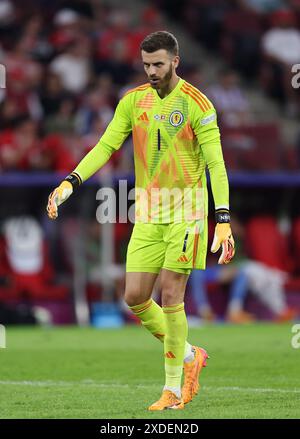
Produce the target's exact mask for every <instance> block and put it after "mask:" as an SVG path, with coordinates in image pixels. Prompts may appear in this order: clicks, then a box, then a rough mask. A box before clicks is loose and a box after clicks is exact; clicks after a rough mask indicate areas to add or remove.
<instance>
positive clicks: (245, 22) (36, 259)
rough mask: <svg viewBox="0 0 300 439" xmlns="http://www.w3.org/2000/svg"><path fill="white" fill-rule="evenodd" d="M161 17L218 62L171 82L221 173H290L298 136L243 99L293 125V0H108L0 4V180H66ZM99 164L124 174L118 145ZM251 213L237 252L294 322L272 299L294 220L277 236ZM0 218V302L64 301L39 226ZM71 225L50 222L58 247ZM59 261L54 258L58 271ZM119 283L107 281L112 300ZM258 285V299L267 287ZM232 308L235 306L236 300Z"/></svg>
mask: <svg viewBox="0 0 300 439" xmlns="http://www.w3.org/2000/svg"><path fill="white" fill-rule="evenodd" d="M164 14H165V15H164ZM166 20H175V21H176V20H177V21H178V22H180V24H181V25H183V26H184V28H185V33H186V35H187V36H188V37H190V38H193V40H194V41H196V42H198V44H201V45H202V46H204V47H205V49H206V50H207V51H208V52H209V53H210V55H213V56H215V57H216V58H217V59H218V60H219V61H220V65H221V67H220V68H219V70H218V74H217V78H216V79H215V80H213V81H211V78H210V77H208V76H206V74H205V73H204V71H202V69H201V60H197V61H198V62H197V64H191V63H186V64H182V66H181V68H180V75H181V76H183V77H184V78H185V79H186V80H188V81H190V82H191V83H193V84H194V85H195V86H197V87H199V88H200V89H201V91H203V92H204V93H206V94H207V95H208V96H209V97H210V98H211V100H212V101H213V103H214V104H215V106H216V108H217V111H218V116H219V122H220V127H221V130H222V131H221V132H222V139H223V149H224V156H225V160H226V165H227V168H228V170H229V171H250V172H251V171H262V172H264V171H282V170H285V171H288V172H290V171H296V172H297V171H299V168H300V154H299V151H300V131H299V135H298V138H297V136H296V137H295V138H294V139H293V141H292V142H291V143H292V144H286V143H285V142H284V140H283V138H282V136H281V128H282V127H281V121H280V119H278V118H277V119H274V121H268V122H267V123H262V122H261V121H260V120H257V115H256V113H255V112H254V111H253V109H252V107H251V101H250V100H249V99H248V96H247V84H248V85H249V86H251V87H254V88H255V89H256V90H260V93H261V94H262V95H265V96H269V97H270V98H271V99H273V100H274V101H275V102H277V106H278V108H279V114H280V115H281V117H282V119H283V118H286V119H290V120H292V121H295V122H297V120H299V117H300V92H299V89H294V88H292V86H291V79H292V72H291V66H292V65H293V64H296V63H300V1H299V0H287V1H283V0H187V1H185V2H183V1H178V0H154V1H152V2H151V5H150V6H149V5H147V6H145V7H144V8H142V10H141V13H139V15H138V16H134V17H133V16H132V15H131V12H130V9H129V8H128V9H126V7H124V8H122V9H120V8H116V7H114V6H112V5H111V4H110V2H109V0H107V1H105V2H104V1H100V0H72V1H71V0H70V1H68V0H66V1H64V0H52V1H51V2H48V1H47V0H28V1H26V7H25V4H24V2H23V1H22V0H0V62H1V64H3V65H4V66H5V68H6V78H7V79H6V88H5V89H0V176H3V177H5V175H6V174H7V175H8V173H10V172H20V171H21V172H26V173H28V175H32V174H33V173H37V172H48V173H63V174H67V173H69V172H70V170H72V169H73V168H74V167H75V165H76V164H77V163H78V161H79V160H80V159H81V158H82V157H83V156H84V155H85V154H86V153H87V152H88V151H89V149H90V148H92V147H93V146H94V145H95V143H96V142H97V141H98V139H99V138H100V136H101V134H102V133H103V132H104V130H105V127H106V126H107V124H108V123H109V121H110V120H111V118H112V115H113V111H114V108H115V106H116V103H117V102H118V100H119V98H120V97H121V96H122V95H123V93H124V92H125V91H126V90H127V89H128V88H132V87H134V86H136V85H139V84H141V83H144V82H145V75H144V72H143V69H142V65H141V61H140V53H139V45H140V42H141V41H142V40H143V38H144V37H145V36H146V35H147V34H149V33H150V32H153V31H156V30H161V29H166V28H168V24H167V21H166ZM168 22H170V21H168ZM182 52H184V48H182ZM183 58H184V53H183ZM199 61H200V62H199ZM282 123H284V122H282ZM107 166H109V172H111V171H112V172H113V173H114V174H117V173H132V171H133V161H132V151H131V148H130V141H129V142H127V143H126V144H125V145H124V147H123V148H121V149H120V151H118V152H117V153H116V154H114V155H113V157H112V160H111V162H110V164H109V165H107ZM2 190H4V189H2ZM27 197H28V195H27ZM93 197H94V193H93ZM243 197H244V195H241V196H240V198H242V199H243ZM273 197H274V194H273ZM16 198H17V197H16ZM29 198H30V195H29ZM275 200H276V197H275ZM16 202H17V201H16ZM249 208H250V207H249ZM4 211H5V208H4ZM24 213H26V214H27V215H28V214H32V213H33V212H31V211H29V212H26V211H25V212H24ZM34 213H36V212H34ZM238 213H239V212H237V214H238ZM255 213H256V216H255V217H254V218H253V219H252V221H250V222H249V224H247V230H246V232H245V231H244V232H243V233H241V236H240V240H241V242H242V243H243V245H244V247H245V255H246V256H247V258H248V259H249V260H252V261H256V262H258V263H260V264H265V265H264V266H265V268H266V269H265V273H267V267H269V268H270V269H272V270H277V274H278V283H277V286H276V288H277V289H278V288H281V290H280V291H281V292H280V294H281V299H280V300H281V302H280V303H281V305H278V307H277V311H276V310H274V307H273V309H271V308H272V306H271V308H270V309H271V311H272V312H273V316H274V315H276V318H277V319H279V320H280V319H283V320H284V319H290V318H294V317H295V315H296V312H295V311H294V310H292V309H291V308H290V307H289V305H288V304H287V303H286V300H285V298H284V299H283V295H284V291H286V290H290V291H292V292H295V291H296V292H298V291H299V292H300V282H299V279H298V276H299V275H300V266H298V265H297V264H298V261H297V259H298V258H297V257H296V255H298V254H299V251H300V228H299V224H300V223H299V221H298V220H297V219H295V221H293V224H292V225H291V227H290V228H289V233H288V234H287V233H285V234H282V231H281V230H280V228H279V227H278V224H277V222H276V219H275V218H274V216H272V215H269V213H270V212H268V215H267V216H265V215H263V213H264V212H260V213H261V215H259V209H256V211H255ZM36 216H37V217H39V216H40V213H39V215H36ZM38 219H39V220H40V218H38ZM1 221H2V225H3V227H2V232H3V233H2V239H1V242H0V261H1V266H0V278H1V285H0V301H1V300H2V303H5V302H6V301H7V298H8V297H9V298H12V299H13V300H19V299H20V298H24V297H27V298H28V297H29V298H31V299H32V300H38V299H47V300H48V299H53V300H67V299H68V298H69V297H70V289H71V287H70V282H69V281H64V282H57V279H56V278H57V276H56V271H57V268H58V263H57V260H58V261H61V260H62V257H61V255H59V254H58V253H59V250H58V251H57V249H56V250H55V249H53V244H51V240H50V239H49V237H50V236H51V233H50V234H49V230H48V231H47V233H46V234H45V230H42V229H41V228H40V226H39V224H38V223H35V222H34V219H33V218H31V219H30V218H28V217H27V218H23V219H22V218H19V219H16V218H14V219H9V218H6V217H5V214H3V206H2V213H1ZM89 221H90V222H89V226H88V227H87V230H88V235H87V243H89V244H88V245H87V246H88V250H87V251H86V259H87V266H89V265H91V266H93V267H92V271H93V270H94V271H95V270H97V264H98V263H99V261H98V259H97V258H98V255H99V250H98V246H99V229H100V226H99V225H98V224H97V223H95V221H94V220H91V219H89ZM72 224H73V223H72V219H71V222H70V223H67V224H66V225H63V226H62V227H63V228H64V231H65V236H66V235H68V234H69V242H70V241H71V240H72V237H71V235H72V231H73V232H74V233H76V226H74V229H72V227H73V226H72ZM46 227H49V226H46ZM237 229H238V227H237ZM130 230H131V226H130V225H120V224H119V225H117V226H116V228H115V247H116V249H115V250H116V251H115V253H116V259H117V261H116V262H118V263H124V257H125V256H124V255H125V253H126V242H127V241H128V237H129V233H130ZM249 230H252V232H249ZM26 231H27V232H26ZM50 232H51V230H50ZM251 233H252V234H251ZM245 236H247V237H248V238H249V237H250V238H249V239H248V240H245ZM52 237H53V232H52ZM22 239H23V240H22ZM266 240H267V242H268V245H265V242H266ZM51 245H52V249H51ZM24 255H25V256H24ZM51 256H52V262H51ZM53 256H54V262H53ZM71 265H72V264H71V262H70V261H64V266H65V267H67V268H66V271H67V272H68V269H69V272H70V271H71V270H72V269H73V268H72V267H70V266H71ZM58 271H59V269H58ZM238 271H239V270H238ZM248 271H249V270H248ZM273 274H274V272H273ZM268 275H270V273H268ZM235 276H236V272H235V273H231V274H230V275H228V276H227V277H226V276H225V281H224V278H223V277H222V276H221V278H220V277H219V274H216V275H214V276H213V277H210V278H209V279H208V280H207V282H206V283H207V285H208V289H210V288H211V285H210V284H213V285H215V286H216V285H217V287H218V288H219V289H220V288H221V289H222V288H223V284H224V285H225V291H227V290H226V288H227V287H226V285H228V283H232V282H233V280H234V279H235ZM94 277H95V276H94ZM254 277H255V276H254ZM271 277H272V276H271ZM91 278H93V276H92V275H91ZM266 279H269V278H268V277H266ZM266 279H265V280H264V282H267V280H266ZM123 280H124V279H122V278H121V279H119V278H118V279H117V281H116V292H115V296H116V298H119V297H120V296H121V293H122V288H123ZM198 282H200V280H198ZM204 282H205V280H204ZM247 282H248V283H246V284H245V285H246V287H245V288H244V289H245V290H247V289H251V288H250V283H251V280H249V277H248V280H247ZM220 285H221V287H220ZM261 285H264V287H263V288H262V289H263V290H264V291H265V292H266V291H267V289H268V288H267V287H266V285H267V284H266V283H265V284H264V283H263V282H262V283H261ZM274 288H275V287H274ZM191 289H192V290H193V287H192V286H191ZM252 290H255V287H253V288H252ZM193 291H194V290H193ZM24 292H25V295H24ZM88 294H89V299H90V300H91V301H92V300H96V299H97V298H99V282H98V284H97V283H96V285H93V282H90V283H89V288H88ZM280 294H279V295H280ZM196 296H197V294H196ZM196 296H195V295H194V299H193V300H194V305H197V297H196ZM195 297H196V298H195ZM278 297H279V296H278ZM280 300H279V301H280ZM269 302H270V301H269ZM203 304H204V305H203ZM202 305H203V306H202ZM3 306H6V305H3ZM197 306H198V305H197ZM197 306H196V307H197ZM199 306H200V305H199ZM201 306H202V310H201V312H200V311H199V313H200V314H201V315H202V317H203V315H204V314H205V316H206V317H208V318H211V316H212V315H213V312H211V310H209V312H208V308H209V307H208V304H207V302H205V300H204V301H202V303H201ZM234 306H235V308H236V309H237V308H238V307H237V302H236V301H235V305H234ZM203 309H204V310H205V313H203ZM23 311H24V310H23ZM23 311H22V312H23ZM5 312H6V314H5V315H8V311H7V310H6V311H5ZM21 315H23V314H22V313H21ZM243 317H244V319H243ZM249 318H250V319H251V318H253V316H252V317H250V315H249V314H247V315H246V314H244V315H242V314H241V319H240V321H247V320H248V319H249ZM0 320H1V310H0ZM12 320H13V318H12ZM29 320H30V319H29ZM237 320H238V319H237ZM232 321H234V319H232Z"/></svg>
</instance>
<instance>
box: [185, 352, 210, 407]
mask: <svg viewBox="0 0 300 439" xmlns="http://www.w3.org/2000/svg"><path fill="white" fill-rule="evenodd" d="M193 349H194V350H195V358H194V360H193V361H191V362H190V363H184V366H183V371H184V383H183V387H182V398H183V402H184V404H187V403H188V402H190V401H192V399H193V397H194V396H195V395H197V393H198V391H199V388H200V384H199V375H200V372H201V370H202V367H206V366H207V359H208V358H209V356H208V354H207V352H206V350H205V349H202V348H199V347H197V346H193Z"/></svg>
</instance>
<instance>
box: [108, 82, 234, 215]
mask: <svg viewBox="0 0 300 439" xmlns="http://www.w3.org/2000/svg"><path fill="white" fill-rule="evenodd" d="M131 132H132V136H133V146H134V163H135V189H136V200H135V202H136V206H135V213H136V219H135V221H136V222H156V223H170V222H182V221H192V220H201V219H203V218H204V217H205V216H206V215H207V189H206V174H205V168H206V165H208V168H209V171H210V177H211V182H212V190H213V195H214V201H215V207H216V208H219V207H227V208H228V207H229V200H228V180H227V174H226V169H225V165H224V161H223V155H222V149H221V143H220V132H219V128H218V125H217V117H216V111H215V109H214V107H213V105H212V103H211V102H210V101H209V99H207V97H206V96H205V95H204V94H202V93H201V92H200V91H199V90H198V89H196V88H195V87H193V86H192V85H191V84H189V83H187V82H186V81H184V80H183V79H181V78H180V79H179V81H178V83H177V85H176V87H175V88H174V89H173V90H172V92H171V93H170V94H169V95H167V96H166V97H165V98H160V96H159V95H158V93H157V91H156V90H155V89H153V88H152V87H151V85H150V84H144V85H141V86H139V87H137V88H134V89H132V90H129V91H128V92H127V93H126V94H125V96H124V97H123V98H122V99H121V100H120V102H119V104H118V106H117V108H116V111H115V115H114V118H113V120H112V121H111V123H110V124H109V126H108V127H107V129H106V131H105V133H104V134H103V136H102V137H101V139H100V141H99V144H100V145H101V144H102V145H103V146H105V145H106V146H109V147H112V148H114V149H115V150H117V149H119V148H120V147H121V145H122V144H123V142H124V141H125V139H126V138H127V136H128V135H129V134H130V133H131Z"/></svg>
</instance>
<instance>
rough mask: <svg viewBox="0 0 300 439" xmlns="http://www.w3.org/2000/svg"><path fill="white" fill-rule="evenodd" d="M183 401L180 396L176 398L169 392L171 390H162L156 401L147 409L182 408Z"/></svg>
mask: <svg viewBox="0 0 300 439" xmlns="http://www.w3.org/2000/svg"><path fill="white" fill-rule="evenodd" d="M183 408H184V403H183V399H182V398H177V396H176V395H175V394H174V393H173V392H171V390H163V393H162V395H161V397H160V398H159V400H158V401H156V402H155V403H154V404H152V405H150V407H149V408H148V410H165V409H175V410H179V409H183Z"/></svg>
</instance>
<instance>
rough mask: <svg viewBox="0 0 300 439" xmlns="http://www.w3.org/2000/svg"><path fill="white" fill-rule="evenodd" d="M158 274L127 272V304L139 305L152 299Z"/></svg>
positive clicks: (125, 297)
mask: <svg viewBox="0 0 300 439" xmlns="http://www.w3.org/2000/svg"><path fill="white" fill-rule="evenodd" d="M157 276H158V274H157V273H131V272H130V273H126V281H125V282H126V284H125V296H124V299H125V302H126V303H127V305H129V306H134V305H139V304H141V303H144V302H146V301H147V300H148V299H150V297H151V295H152V291H153V287H154V283H155V281H156V278H157Z"/></svg>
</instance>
